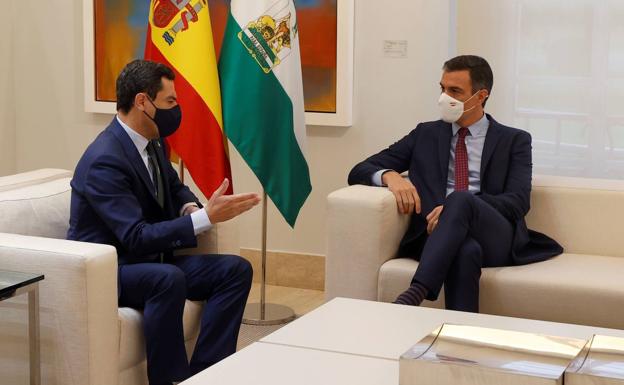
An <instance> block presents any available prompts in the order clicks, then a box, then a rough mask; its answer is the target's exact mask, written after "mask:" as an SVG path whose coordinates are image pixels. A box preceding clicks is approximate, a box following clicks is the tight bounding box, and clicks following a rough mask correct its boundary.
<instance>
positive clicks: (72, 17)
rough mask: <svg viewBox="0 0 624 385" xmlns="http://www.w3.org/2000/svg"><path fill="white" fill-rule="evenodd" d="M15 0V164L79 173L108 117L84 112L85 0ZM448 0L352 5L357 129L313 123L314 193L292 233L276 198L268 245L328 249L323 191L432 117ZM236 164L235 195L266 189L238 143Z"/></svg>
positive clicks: (247, 227)
mask: <svg viewBox="0 0 624 385" xmlns="http://www.w3.org/2000/svg"><path fill="white" fill-rule="evenodd" d="M12 1H13V4H14V8H17V7H16V6H15V5H16V4H19V13H20V14H27V15H29V18H30V20H29V22H28V23H16V25H15V26H14V29H15V34H14V38H15V45H14V46H15V52H14V61H13V62H14V73H15V82H16V87H15V103H16V128H17V138H16V151H17V152H16V163H17V164H16V168H17V170H18V171H26V170H31V169H35V168H40V167H62V168H69V169H73V167H74V166H75V164H76V162H77V161H78V159H79V157H80V155H81V154H82V152H83V151H84V149H85V147H86V146H87V145H88V144H89V143H90V142H91V140H93V138H94V137H95V135H96V134H97V133H98V132H99V131H101V130H102V129H103V128H104V127H105V126H106V124H107V123H108V121H109V120H110V119H111V117H110V116H106V115H96V114H87V113H85V112H83V105H82V103H83V102H82V101H83V70H82V54H83V52H82V51H83V50H82V36H83V35H82V14H81V12H82V1H81V0H73V1H71V2H70V1H67V0H50V1H45V2H22V1H18V0H12ZM450 2H452V0H451V1H450ZM450 2H449V1H430V0H393V1H391V2H377V1H369V0H358V1H356V18H355V23H356V33H355V44H356V45H355V55H356V57H355V90H354V96H355V97H354V108H355V110H354V112H355V115H354V125H353V127H350V128H335V127H308V164H309V166H310V170H311V177H312V185H313V192H312V195H311V196H310V197H309V199H308V202H306V204H305V206H304V207H303V209H302V211H301V214H300V217H299V220H298V222H297V227H296V230H294V231H293V230H291V229H290V228H289V227H288V225H286V223H285V222H284V221H283V219H281V217H280V216H279V214H278V213H277V211H276V210H275V208H274V207H273V206H272V204H271V206H270V210H269V218H270V219H269V240H268V248H269V249H271V250H283V251H291V252H301V253H307V254H325V242H326V241H325V217H326V215H325V199H326V196H327V194H329V193H330V192H331V191H333V190H336V189H338V188H340V187H343V186H345V185H346V178H347V174H348V172H349V170H350V169H351V167H352V166H353V165H354V164H355V163H356V162H358V161H359V160H361V159H363V158H364V157H366V156H367V155H369V154H371V153H373V152H376V151H378V150H380V149H381V148H383V147H384V146H387V145H388V144H390V143H392V142H393V141H395V140H397V139H398V138H400V137H402V136H403V135H405V134H406V133H407V132H409V130H411V129H412V128H413V127H414V126H415V125H416V123H417V122H419V121H422V120H428V119H434V118H436V111H437V109H436V102H437V97H438V93H439V91H438V89H439V86H438V81H439V77H440V73H441V70H440V68H441V66H442V63H443V61H444V60H445V59H446V58H447V57H448V56H449V30H450V28H449V14H450V10H449V3H450ZM383 40H407V41H408V58H406V59H387V58H384V57H383V55H382V42H383ZM0 52H2V51H0ZM0 65H2V64H0ZM0 68H1V67H0ZM232 168H233V173H234V178H233V179H234V186H235V189H236V190H237V191H249V190H253V191H260V186H259V184H258V183H257V182H256V179H255V177H254V176H253V174H252V173H251V171H250V170H249V169H248V168H247V167H246V166H245V164H244V163H243V162H242V160H241V158H240V156H239V155H238V154H236V153H235V151H234V150H233V149H232ZM260 224H261V210H260V209H255V210H254V211H253V212H251V213H249V214H247V215H246V216H244V217H243V218H241V220H240V230H241V234H240V240H241V247H246V248H259V247H260Z"/></svg>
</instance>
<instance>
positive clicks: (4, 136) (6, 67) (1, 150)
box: [0, 3, 15, 176]
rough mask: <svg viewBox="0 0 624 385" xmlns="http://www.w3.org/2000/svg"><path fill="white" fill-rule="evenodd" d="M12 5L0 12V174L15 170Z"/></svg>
mask: <svg viewBox="0 0 624 385" xmlns="http://www.w3.org/2000/svg"><path fill="white" fill-rule="evenodd" d="M12 7H13V4H12V3H10V4H8V6H7V7H4V10H3V12H0V52H2V54H1V55H0V176H2V175H8V174H12V173H13V172H15V103H14V97H13V89H14V84H13V22H12V14H13V12H12Z"/></svg>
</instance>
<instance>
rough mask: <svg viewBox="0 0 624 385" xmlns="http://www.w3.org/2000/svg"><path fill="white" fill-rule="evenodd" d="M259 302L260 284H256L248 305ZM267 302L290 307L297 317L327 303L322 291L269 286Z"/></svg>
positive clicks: (252, 288) (250, 294)
mask: <svg viewBox="0 0 624 385" xmlns="http://www.w3.org/2000/svg"><path fill="white" fill-rule="evenodd" d="M259 301H260V284H259V283H254V284H253V286H252V287H251V293H249V300H248V301H247V303H254V302H259ZM265 301H266V302H270V303H276V304H280V305H286V306H290V307H291V308H292V309H293V310H294V312H295V314H296V315H297V316H301V315H304V314H305V313H307V312H309V311H311V310H314V309H316V308H317V307H319V306H321V305H322V304H323V302H324V301H325V293H324V292H323V291H320V290H309V289H298V288H294V287H285V286H271V285H267V286H266V296H265Z"/></svg>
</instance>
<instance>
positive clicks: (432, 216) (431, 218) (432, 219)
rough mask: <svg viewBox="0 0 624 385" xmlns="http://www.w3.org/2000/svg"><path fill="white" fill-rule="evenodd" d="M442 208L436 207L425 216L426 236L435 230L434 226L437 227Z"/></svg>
mask: <svg viewBox="0 0 624 385" xmlns="http://www.w3.org/2000/svg"><path fill="white" fill-rule="evenodd" d="M443 209H444V206H437V207H436V208H434V209H433V210H431V212H430V213H429V215H427V234H431V233H432V232H433V230H435V228H436V226H438V221H439V220H440V214H442V210H443Z"/></svg>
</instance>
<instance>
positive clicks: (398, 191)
mask: <svg viewBox="0 0 624 385" xmlns="http://www.w3.org/2000/svg"><path fill="white" fill-rule="evenodd" d="M382 181H383V183H384V184H385V185H387V186H388V189H389V190H390V191H392V193H393V194H394V197H395V198H396V201H397V206H398V208H399V211H400V212H402V213H403V214H411V213H412V212H416V213H417V214H420V197H419V196H418V191H416V187H414V185H413V184H412V182H410V180H409V179H406V178H403V177H402V176H401V174H399V173H398V172H396V171H388V172H386V173H384V174H383V176H382Z"/></svg>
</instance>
